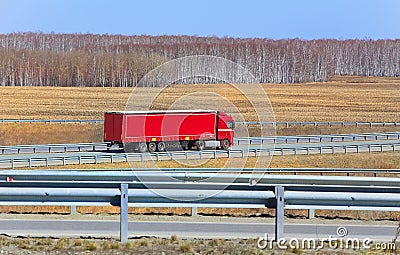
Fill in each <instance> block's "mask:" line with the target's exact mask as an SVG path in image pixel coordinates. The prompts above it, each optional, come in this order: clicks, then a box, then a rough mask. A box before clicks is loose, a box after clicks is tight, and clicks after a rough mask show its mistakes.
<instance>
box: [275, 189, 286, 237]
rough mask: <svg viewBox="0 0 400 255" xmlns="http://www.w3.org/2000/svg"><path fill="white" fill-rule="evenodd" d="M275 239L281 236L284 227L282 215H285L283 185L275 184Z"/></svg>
mask: <svg viewBox="0 0 400 255" xmlns="http://www.w3.org/2000/svg"><path fill="white" fill-rule="evenodd" d="M275 198H276V208H275V241H278V240H279V239H280V238H283V233H284V232H283V227H284V225H283V224H284V216H285V209H284V204H285V199H284V188H283V186H275Z"/></svg>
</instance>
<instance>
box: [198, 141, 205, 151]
mask: <svg viewBox="0 0 400 255" xmlns="http://www.w3.org/2000/svg"><path fill="white" fill-rule="evenodd" d="M205 147H206V144H205V143H204V141H198V142H197V149H198V150H199V151H202V150H204V148H205Z"/></svg>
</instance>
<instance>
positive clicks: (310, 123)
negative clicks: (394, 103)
mask: <svg viewBox="0 0 400 255" xmlns="http://www.w3.org/2000/svg"><path fill="white" fill-rule="evenodd" d="M235 124H242V125H270V126H286V127H289V126H329V127H332V126H342V127H345V126H356V127H360V126H369V127H373V126H383V127H385V126H394V127H396V126H400V122H346V121H325V122H313V121H300V122H294V121H288V122H257V121H238V122H235Z"/></svg>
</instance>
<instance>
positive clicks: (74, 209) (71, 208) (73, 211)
mask: <svg viewBox="0 0 400 255" xmlns="http://www.w3.org/2000/svg"><path fill="white" fill-rule="evenodd" d="M69 214H70V215H74V214H76V205H71V206H70V207H69Z"/></svg>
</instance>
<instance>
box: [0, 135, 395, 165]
mask: <svg viewBox="0 0 400 255" xmlns="http://www.w3.org/2000/svg"><path fill="white" fill-rule="evenodd" d="M399 150H400V142H399V141H397V142H393V143H375V144H350V145H328V146H327V145H323V146H318V145H310V146H301V147H285V146H282V147H279V146H276V147H274V148H242V149H232V150H228V151H223V150H210V151H173V152H157V153H118V154H116V153H100V152H99V153H97V154H94V155H79V154H78V155H76V156H67V155H60V156H50V157H49V156H42V157H40V156H37V155H33V156H28V157H26V158H21V157H19V158H8V159H4V158H3V159H0V168H3V169H4V168H16V167H38V166H46V167H48V166H57V165H69V164H79V165H80V164H98V163H115V162H133V161H139V162H143V161H149V160H153V161H162V160H179V159H180V160H192V159H196V160H199V159H200V160H202V159H217V158H233V157H236V158H244V157H251V156H255V157H258V156H285V155H311V154H326V153H332V154H333V153H360V152H384V151H399Z"/></svg>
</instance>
